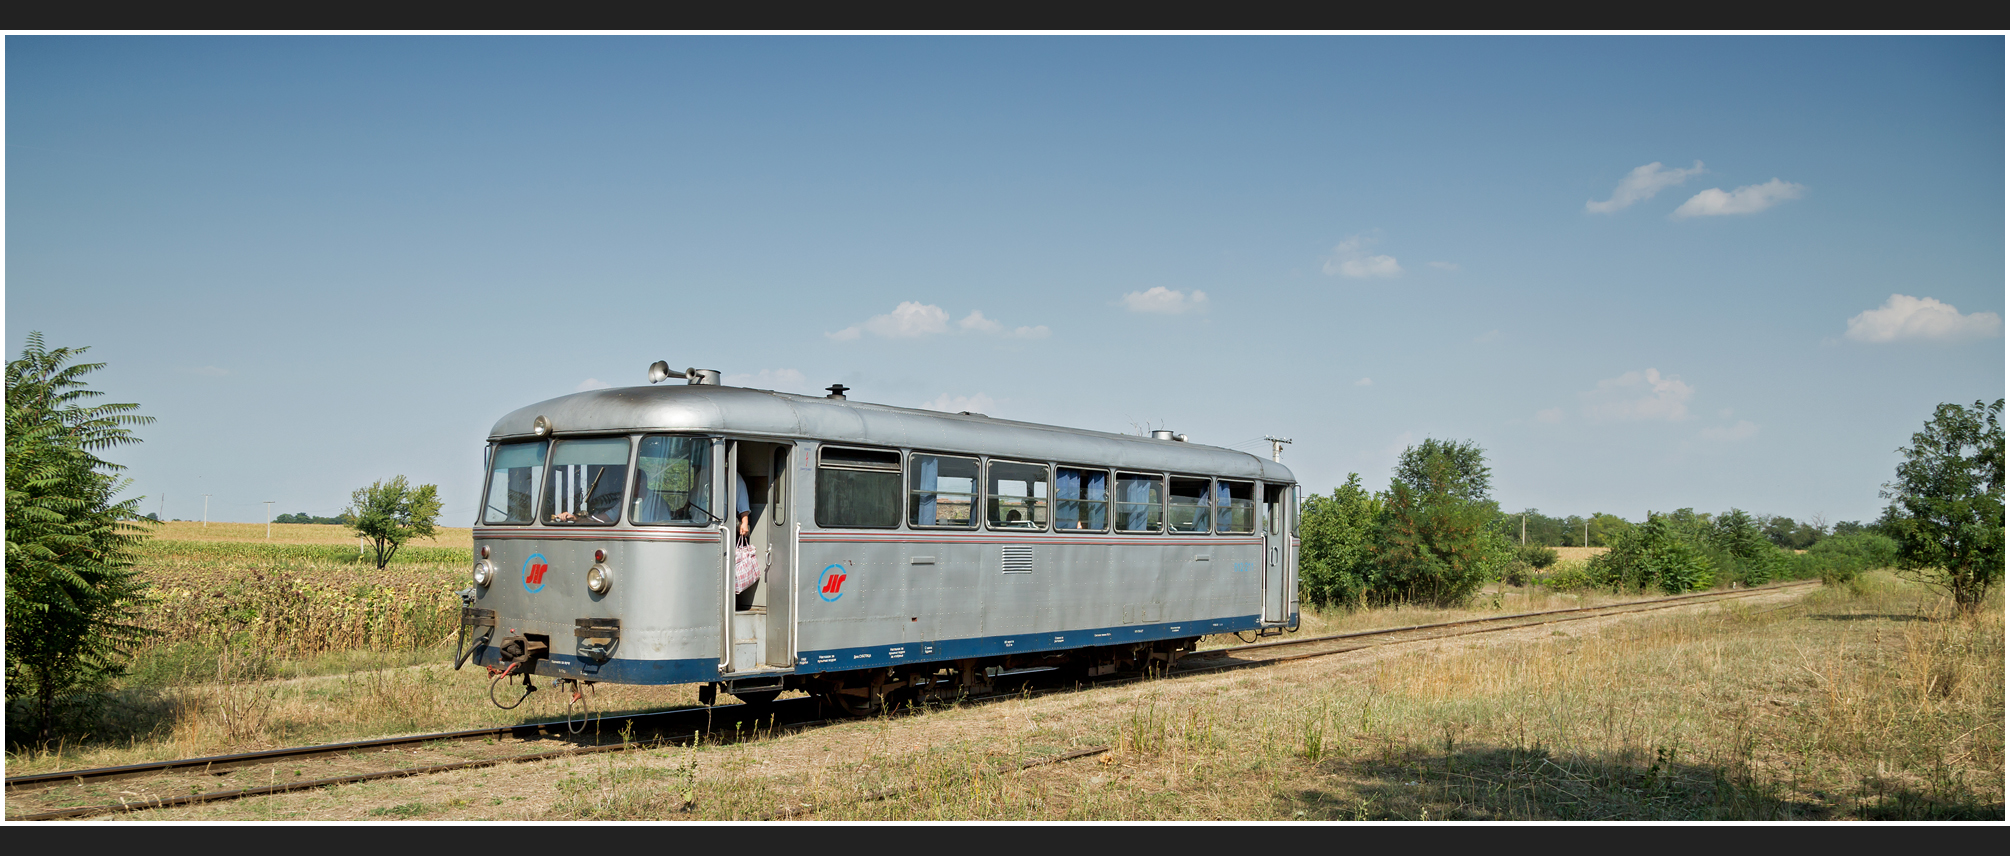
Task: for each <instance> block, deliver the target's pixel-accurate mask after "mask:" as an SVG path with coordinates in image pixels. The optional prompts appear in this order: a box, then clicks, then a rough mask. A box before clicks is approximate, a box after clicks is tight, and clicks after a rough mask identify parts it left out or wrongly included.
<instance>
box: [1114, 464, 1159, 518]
mask: <svg viewBox="0 0 2010 856" xmlns="http://www.w3.org/2000/svg"><path fill="white" fill-rule="evenodd" d="M1164 522H1165V477H1164V476H1160V475H1146V474H1143V473H1118V474H1117V531H1118V532H1157V531H1159V529H1160V528H1161V526H1162V524H1163V523H1164Z"/></svg>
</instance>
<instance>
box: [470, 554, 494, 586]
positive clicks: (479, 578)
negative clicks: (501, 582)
mask: <svg viewBox="0 0 2010 856" xmlns="http://www.w3.org/2000/svg"><path fill="white" fill-rule="evenodd" d="M495 581H496V566H495V564H494V563H492V562H490V561H489V560H487V559H483V560H481V561H479V562H476V563H475V585H478V586H481V587H482V588H488V587H489V583H492V582H495Z"/></svg>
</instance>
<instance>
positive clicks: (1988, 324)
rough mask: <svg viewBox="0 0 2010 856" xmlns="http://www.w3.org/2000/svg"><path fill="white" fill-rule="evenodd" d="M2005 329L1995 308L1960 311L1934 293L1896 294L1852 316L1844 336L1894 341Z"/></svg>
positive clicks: (1959, 336)
mask: <svg viewBox="0 0 2010 856" xmlns="http://www.w3.org/2000/svg"><path fill="white" fill-rule="evenodd" d="M2002 331H2003V317H2002V316H2000V315H1997V314H1996V313H1994V312H1971V313H1969V314H1967V315H1963V314H1961V310H1959V309H1955V308H1954V307H1952V306H1949V305H1947V304H1945V303H1942V302H1940V301H1938V300H1935V299H1933V298H1931V297H1912V296H1910V295H1905V294H1894V295H1892V296H1891V299H1889V300H1886V301H1885V302H1884V305H1883V306H1880V307H1878V308H1876V309H1867V310H1865V311H1863V312H1859V313H1857V316H1856V317H1855V318H1851V319H1849V331H1848V332H1846V333H1844V334H1843V336H1844V338H1847V339H1850V340H1852V341H1856V342H1895V341H1898V340H1901V339H1943V340H1953V339H1967V338H1976V337H1982V336H1995V335H1998V334H2000V333H2001V332H2002Z"/></svg>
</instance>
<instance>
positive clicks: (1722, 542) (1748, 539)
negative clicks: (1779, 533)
mask: <svg viewBox="0 0 2010 856" xmlns="http://www.w3.org/2000/svg"><path fill="white" fill-rule="evenodd" d="M1710 545H1711V546H1712V547H1714V548H1716V550H1717V551H1718V552H1719V553H1720V554H1721V555H1720V556H1719V559H1718V562H1717V564H1718V565H1719V566H1721V569H1722V570H1723V571H1724V573H1725V574H1726V575H1728V576H1730V577H1731V578H1732V579H1735V580H1737V581H1738V582H1740V583H1743V584H1745V585H1747V586H1757V585H1765V584H1766V583H1769V582H1772V581H1773V578H1774V577H1777V576H1779V575H1780V573H1781V572H1782V571H1783V570H1784V569H1785V568H1784V565H1785V560H1786V554H1784V553H1781V552H1780V549H1779V548H1778V547H1775V546H1773V542H1772V541H1771V540H1770V539H1768V538H1767V537H1766V533H1765V532H1764V531H1762V530H1761V529H1760V528H1759V521H1758V520H1756V519H1754V518H1753V517H1752V515H1750V514H1746V513H1745V512H1744V511H1742V510H1739V509H1736V508H1733V509H1731V510H1730V511H1727V512H1725V513H1723V514H1721V515H1718V516H1717V519H1716V520H1714V521H1712V522H1711V531H1710Z"/></svg>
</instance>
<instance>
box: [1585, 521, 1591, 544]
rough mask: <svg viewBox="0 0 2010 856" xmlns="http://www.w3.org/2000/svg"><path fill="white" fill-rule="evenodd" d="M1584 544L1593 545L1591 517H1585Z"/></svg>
mask: <svg viewBox="0 0 2010 856" xmlns="http://www.w3.org/2000/svg"><path fill="white" fill-rule="evenodd" d="M1584 546H1586V547H1589V546H1591V518H1589V517H1586V518H1584Z"/></svg>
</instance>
